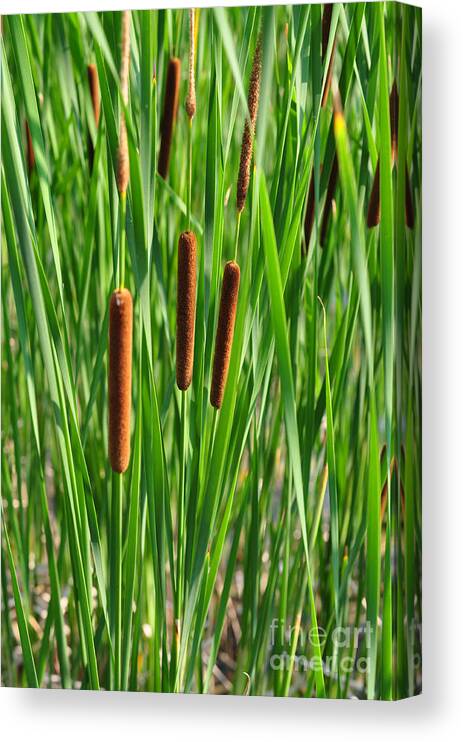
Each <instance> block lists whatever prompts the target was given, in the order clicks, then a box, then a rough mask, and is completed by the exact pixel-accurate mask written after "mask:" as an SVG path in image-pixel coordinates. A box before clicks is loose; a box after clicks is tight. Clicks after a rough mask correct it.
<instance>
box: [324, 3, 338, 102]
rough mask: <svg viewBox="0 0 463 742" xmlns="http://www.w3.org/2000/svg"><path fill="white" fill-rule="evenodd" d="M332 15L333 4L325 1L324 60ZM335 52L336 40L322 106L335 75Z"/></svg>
mask: <svg viewBox="0 0 463 742" xmlns="http://www.w3.org/2000/svg"><path fill="white" fill-rule="evenodd" d="M332 15H333V4H332V3H325V6H324V8H323V17H322V60H323V62H325V57H326V52H327V50H328V41H329V38H330V28H331V17H332ZM335 53H336V42H335V43H334V44H333V48H332V50H331V56H330V61H329V64H328V73H327V75H326V81H325V87H324V88H323V95H322V102H321V106H322V108H324V107H325V106H326V102H327V100H328V95H329V92H330V89H331V79H332V77H333V66H334V57H335Z"/></svg>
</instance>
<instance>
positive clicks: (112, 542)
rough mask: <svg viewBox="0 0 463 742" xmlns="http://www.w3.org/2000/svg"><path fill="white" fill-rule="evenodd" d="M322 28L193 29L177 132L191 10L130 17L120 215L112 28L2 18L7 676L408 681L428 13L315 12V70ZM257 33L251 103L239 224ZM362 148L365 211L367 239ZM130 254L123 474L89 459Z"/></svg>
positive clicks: (397, 692) (347, 683)
mask: <svg viewBox="0 0 463 742" xmlns="http://www.w3.org/2000/svg"><path fill="white" fill-rule="evenodd" d="M322 13H323V6H320V5H307V6H279V7H275V8H272V7H266V8H265V9H262V10H261V9H258V8H249V9H247V8H235V9H233V8H227V9H221V8H217V9H214V10H212V9H211V10H201V12H199V13H198V12H196V21H197V29H198V32H197V40H196V43H197V47H196V51H197V53H196V97H197V100H196V115H195V117H194V119H193V123H192V127H191V131H190V130H189V119H188V117H187V115H186V113H185V108H184V102H185V98H186V94H187V83H188V73H187V70H188V49H189V35H188V30H189V25H188V11H181V10H179V11H177V10H166V11H133V12H132V14H131V60H130V85H129V100H128V106H127V108H126V109H125V114H126V121H127V130H128V141H129V156H130V185H129V189H128V192H127V204H126V212H124V210H122V209H121V208H120V205H119V194H118V191H117V187H116V179H115V171H116V170H115V169H116V162H117V148H118V132H119V120H120V111H121V96H120V86H119V72H118V71H119V67H120V58H119V57H120V30H121V14H120V13H118V12H114V13H109V12H108V13H89V14H78V13H70V14H66V15H59V14H57V15H41V16H12V17H9V18H4V19H3V38H2V92H1V153H2V169H1V201H2V280H1V291H2V318H3V322H2V358H3V364H2V377H1V380H2V441H1V443H2V521H3V528H2V547H1V557H2V566H1V578H2V681H3V683H4V684H8V685H18V686H25V685H28V686H42V687H56V686H63V687H75V688H98V687H101V688H113V689H131V690H153V691H161V690H162V691H174V690H175V691H197V692H218V693H236V694H274V695H292V696H313V695H317V696H324V695H326V696H328V697H351V696H356V697H359V698H365V697H369V698H383V699H391V698H400V697H404V696H407V695H410V694H413V693H416V692H418V691H419V690H420V683H421V670H420V657H421V636H420V621H421V597H420V596H421V574H420V562H421V537H420V534H421V351H420V347H421V232H420V230H421V118H420V111H421V13H420V11H419V10H416V9H413V8H410V7H406V6H402V5H399V4H395V3H373V4H365V3H353V4H346V5H342V4H336V5H335V6H334V8H333V13H332V18H331V27H330V35H329V41H328V48H327V52H326V54H325V55H322ZM260 29H261V31H262V59H263V65H262V80H261V94H260V106H259V114H258V119H257V130H256V141H255V147H254V159H253V169H252V174H251V183H250V188H249V192H248V195H247V201H246V205H245V208H244V211H243V213H242V216H241V219H240V225H239V231H238V230H237V214H236V195H235V194H236V178H237V173H238V165H239V159H240V146H241V137H242V132H243V126H244V121H245V116H246V113H245V112H246V97H247V86H248V80H249V75H250V70H251V66H252V58H253V53H254V49H255V47H256V43H257V39H258V35H259V31H260ZM333 49H335V52H334V54H335V57H334V68H333V81H332V92H331V93H330V95H329V97H328V100H327V103H326V105H325V106H323V107H322V105H321V97H322V91H323V87H324V81H325V79H326V78H327V77H328V67H329V59H330V56H331V51H332V50H333ZM172 55H175V56H177V57H179V58H180V60H181V65H182V82H181V88H180V105H179V110H178V117H177V123H176V127H175V130H174V138H173V145H172V152H171V162H170V171H169V176H168V179H167V180H164V179H162V178H160V177H159V176H158V175H157V174H156V171H157V153H158V149H159V129H160V121H161V117H162V105H163V96H164V85H165V76H166V69H167V63H168V60H169V57H170V56H172ZM89 63H96V65H97V69H98V78H99V84H100V91H101V116H100V122H99V126H98V127H95V122H94V118H93V111H92V102H91V96H90V91H89V85H88V79H87V65H88V64H89ZM153 70H154V73H153ZM153 75H154V76H153ZM394 79H395V80H396V81H397V86H398V90H399V96H400V106H399V116H398V152H397V163H396V166H395V167H394V168H392V167H391V120H390V114H389V93H390V90H391V86H392V83H393V80H394ZM336 101H337V113H336V116H335V115H334V110H333V109H334V104H335V103H336ZM26 121H27V122H28V124H29V128H30V132H31V138H32V145H33V150H34V156H35V164H34V166H33V167H32V168H31V169H30V172H28V164H27V140H26V136H25V122H26ZM190 134H191V140H190ZM89 135H90V137H91V140H92V143H93V148H94V160H93V168H90V167H89V159H88V136H89ZM190 141H191V153H192V159H191V173H192V188H191V218H190V219H189V212H190V199H189V194H188V190H189V188H188V182H189V166H188V163H189V151H190V149H189V147H190ZM335 156H336V157H337V161H338V163H339V183H338V185H337V187H336V189H335V191H334V199H333V202H332V204H328V207H327V209H328V217H329V222H328V231H327V237H326V240H325V244H324V247H323V248H322V247H321V246H320V244H319V243H320V239H319V235H320V222H321V218H322V213H323V208H324V202H325V196H326V191H327V186H328V180H329V175H330V171H331V165H332V162H333V159H334V157H335ZM378 157H379V158H380V163H381V164H380V200H381V221H380V225H379V226H378V227H375V228H373V229H367V227H366V211H367V204H368V199H369V197H370V192H371V189H372V184H373V176H374V172H375V168H376V163H377V160H378ZM312 169H313V172H314V175H315V177H314V199H315V210H314V214H315V218H314V227H313V230H312V234H311V239H310V243H309V245H305V244H304V217H305V209H306V203H307V194H308V191H309V182H310V177H311V173H312ZM408 177H410V179H411V188H412V197H413V204H414V211H415V224H414V227H413V229H409V228H408V227H407V226H406V222H405V208H404V204H405V194H406V186H407V178H408ZM121 215H123V216H125V219H126V235H127V249H126V251H125V253H122V255H121V253H120V251H119V246H120V244H121V239H120V236H121ZM188 221H190V222H191V228H192V229H193V230H194V231H195V233H196V236H197V241H198V279H197V287H198V288H197V308H196V333H195V354H194V371H193V383H192V386H191V387H190V389H189V391H188V392H187V393H185V394H183V395H182V393H180V392H179V390H178V389H177V387H176V385H175V333H176V289H177V242H178V237H179V234H180V232H181V231H182V230H185V229H186V228H187V223H188ZM236 240H237V241H236ZM235 246H236V260H237V262H238V263H239V265H240V268H241V285H240V291H239V300H238V310H237V318H236V325H235V333H234V341H233V349H232V355H231V362H230V370H229V376H228V382H227V386H226V390H225V398H224V402H223V406H222V408H221V410H220V411H215V410H214V409H213V408H212V407H211V405H210V404H209V389H210V377H211V366H212V357H213V349H214V338H215V330H216V322H217V313H218V303H219V297H220V286H221V279H222V273H223V266H224V264H225V262H226V260H230V259H231V258H233V257H234V256H235ZM121 260H122V262H123V269H122V273H123V274H124V273H125V285H126V286H127V287H128V288H129V289H130V291H131V292H132V295H133V297H134V330H133V371H132V376H133V382H132V388H133V408H132V433H131V447H132V453H131V462H130V466H129V469H128V472H127V473H126V474H125V475H123V476H119V475H115V474H113V473H112V472H111V469H110V466H109V461H108V453H107V451H108V445H107V439H108V429H107V428H108V422H107V420H108V395H107V374H108V371H107V363H108V360H107V358H108V356H107V350H108V306H109V297H110V295H111V292H112V291H113V289H114V287H115V286H116V285H117V280H118V279H117V273H118V270H119V267H120V265H119V264H120V262H121ZM348 629H350V631H349V630H348ZM322 663H323V664H322Z"/></svg>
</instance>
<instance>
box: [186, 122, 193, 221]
mask: <svg viewBox="0 0 463 742" xmlns="http://www.w3.org/2000/svg"><path fill="white" fill-rule="evenodd" d="M192 129H193V120H192V119H188V186H187V200H186V215H187V229H188V230H189V229H190V228H191V181H192V177H193V176H192V160H193V137H192Z"/></svg>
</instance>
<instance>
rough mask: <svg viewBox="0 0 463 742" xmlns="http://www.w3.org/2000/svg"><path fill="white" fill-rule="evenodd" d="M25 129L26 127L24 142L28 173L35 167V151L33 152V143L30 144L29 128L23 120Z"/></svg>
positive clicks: (27, 123)
mask: <svg viewBox="0 0 463 742" xmlns="http://www.w3.org/2000/svg"><path fill="white" fill-rule="evenodd" d="M25 129H26V144H27V169H28V171H29V175H30V174H31V172H32V171H33V169H34V167H35V152H34V145H33V144H32V136H31V130H30V128H29V122H28V121H26V122H25Z"/></svg>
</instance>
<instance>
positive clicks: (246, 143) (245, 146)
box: [236, 35, 262, 213]
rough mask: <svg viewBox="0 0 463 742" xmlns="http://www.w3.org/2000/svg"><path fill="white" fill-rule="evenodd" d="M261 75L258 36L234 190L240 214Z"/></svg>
mask: <svg viewBox="0 0 463 742" xmlns="http://www.w3.org/2000/svg"><path fill="white" fill-rule="evenodd" d="M261 75H262V37H261V36H260V35H259V38H258V40H257V45H256V49H255V52H254V60H253V63H252V70H251V77H250V80H249V90H248V109H249V119H248V118H247V117H246V121H245V124H244V131H243V140H242V142H241V157H240V169H239V173H238V183H237V188H236V208H237V209H238V212H239V213H241V212H242V211H243V209H244V204H245V201H246V194H247V192H248V188H249V177H250V174H251V159H252V143H253V139H254V133H255V129H256V121H257V110H258V108H259V94H260V80H261Z"/></svg>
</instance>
